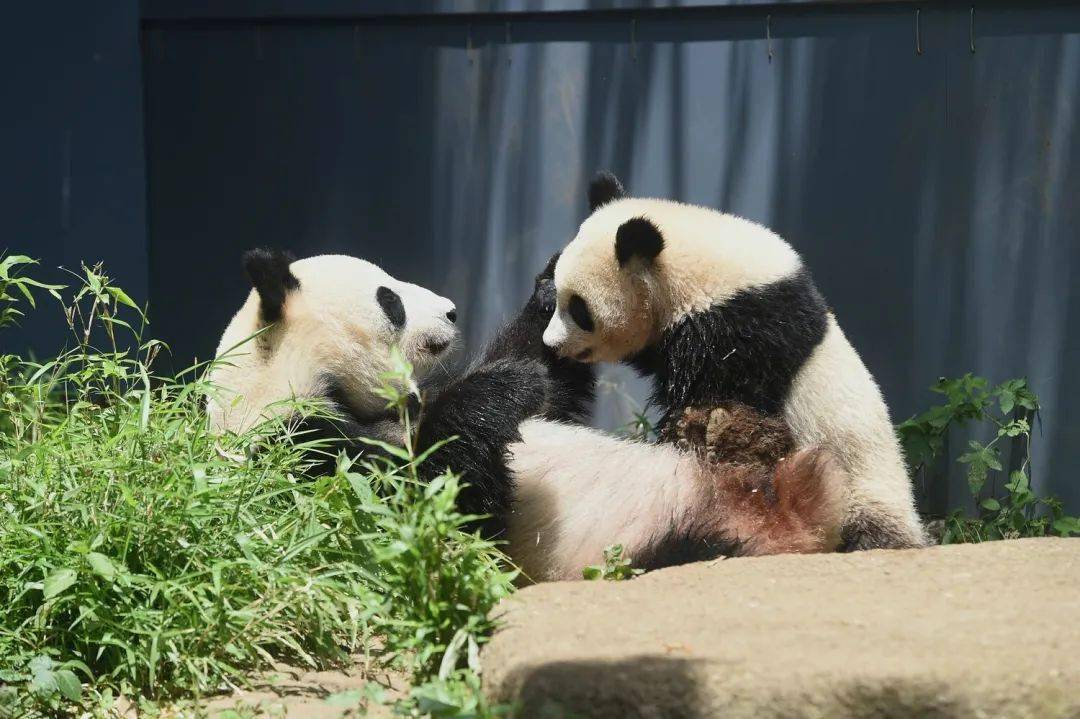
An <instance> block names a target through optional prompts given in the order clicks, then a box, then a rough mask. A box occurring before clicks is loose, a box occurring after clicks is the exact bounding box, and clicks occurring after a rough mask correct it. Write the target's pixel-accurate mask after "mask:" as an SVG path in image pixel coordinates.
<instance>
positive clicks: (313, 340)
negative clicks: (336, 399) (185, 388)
mask: <svg viewBox="0 0 1080 719" xmlns="http://www.w3.org/2000/svg"><path fill="white" fill-rule="evenodd" d="M290 270H291V272H292V274H293V275H294V276H295V277H296V278H297V280H299V282H300V287H299V289H297V290H294V291H291V292H289V294H288V295H287V297H286V300H285V306H284V311H283V317H282V319H281V321H280V322H279V325H281V326H275V327H271V328H270V329H269V330H267V331H266V333H265V335H262V336H260V337H259V338H258V339H256V340H251V339H250V338H251V336H252V335H254V334H255V333H256V332H257V331H258V330H259V326H260V322H259V297H258V295H257V294H256V292H255V291H254V290H252V291H251V293H250V294H249V295H248V298H247V301H246V302H245V303H244V305H243V307H241V308H240V311H239V312H237V313H236V316H235V317H233V319H232V321H231V322H230V323H229V326H228V328H227V329H226V330H225V333H224V335H223V336H222V338H221V342H220V344H219V345H218V350H217V357H218V360H217V362H216V363H215V365H214V367H213V368H212V370H211V372H210V380H211V382H212V383H213V384H214V385H215V386H216V390H215V392H214V393H213V395H212V396H211V397H210V399H209V402H208V412H209V415H210V423H211V427H212V428H213V429H215V430H216V431H226V430H227V431H233V432H242V431H244V430H246V429H248V428H250V427H252V426H253V425H254V424H256V423H258V422H259V421H260V420H262V419H265V418H267V417H270V416H273V415H275V414H278V413H280V412H286V411H288V409H287V401H288V400H291V399H300V398H309V397H316V396H319V395H321V394H322V393H323V392H324V390H325V388H324V387H323V386H322V383H323V381H325V378H326V376H327V375H330V376H333V377H334V378H335V379H336V381H337V382H339V383H340V384H341V385H342V388H343V389H344V390H345V393H346V394H347V395H348V397H349V399H350V402H351V403H352V407H353V408H354V409H357V410H361V411H377V410H378V409H380V408H381V407H382V405H383V404H384V400H382V399H381V398H379V397H377V396H376V395H375V394H373V393H372V391H371V389H372V388H373V387H377V386H378V385H379V384H380V381H381V380H380V375H382V374H383V373H385V372H388V371H390V370H391V369H392V367H391V357H390V349H391V347H392V346H394V345H397V346H398V347H400V348H401V351H402V353H403V354H404V356H405V358H406V359H407V360H408V361H409V362H411V363H412V364H413V366H414V371H415V374H416V376H417V377H418V378H419V377H421V376H423V374H424V373H425V372H426V371H427V370H428V369H429V368H430V367H431V365H432V363H433V362H434V361H435V360H436V359H437V358H436V357H434V356H432V354H431V353H430V352H429V351H427V350H426V349H425V346H424V345H425V343H426V342H428V341H429V340H436V341H444V342H449V341H452V340H453V339H454V338H455V337H456V336H457V335H456V329H455V328H454V326H453V324H452V323H451V322H450V320H449V319H447V316H446V313H447V312H449V311H451V310H453V309H454V304H453V303H452V302H451V301H450V300H448V299H446V298H445V297H440V296H438V295H436V294H435V293H433V292H431V291H429V290H426V289H424V288H423V287H420V286H418V285H413V284H409V283H408V282H401V281H399V280H396V279H394V278H393V277H391V276H390V275H388V274H387V273H386V272H384V271H383V270H382V269H380V268H379V267H377V266H375V265H373V264H371V263H370V262H365V261H364V260H360V259H357V258H355V257H347V256H345V255H319V256H317V257H309V258H307V259H303V260H297V261H296V262H293V263H292V265H290ZM380 286H383V287H388V288H389V289H391V290H393V291H394V292H396V293H397V294H398V296H399V297H401V301H402V304H403V305H404V306H405V326H404V327H403V328H400V329H398V328H395V327H394V326H393V325H392V324H391V323H390V321H389V320H388V319H387V318H386V315H385V313H384V312H383V310H382V308H381V307H380V306H379V303H378V301H377V300H376V298H375V295H376V292H377V291H378V288H379V287H380ZM260 342H262V343H265V345H263V346H260ZM266 348H272V351H265V350H266Z"/></svg>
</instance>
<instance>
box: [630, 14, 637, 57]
mask: <svg viewBox="0 0 1080 719" xmlns="http://www.w3.org/2000/svg"><path fill="white" fill-rule="evenodd" d="M630 59H631V60H633V61H634V62H637V18H636V17H635V18H630Z"/></svg>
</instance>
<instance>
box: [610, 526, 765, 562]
mask: <svg viewBox="0 0 1080 719" xmlns="http://www.w3.org/2000/svg"><path fill="white" fill-rule="evenodd" d="M743 554H745V548H744V543H743V542H741V541H739V540H738V539H736V538H719V537H714V538H711V539H704V538H701V537H694V536H691V535H690V534H689V533H683V532H677V531H673V530H669V531H668V532H667V533H666V534H660V535H658V536H657V537H656V538H655V539H654V540H653V541H652V542H651V543H650V544H649V548H648V551H646V552H643V553H639V554H638V555H637V556H634V557H631V558H630V559H631V560H632V561H633V563H634V566H635V567H638V568H640V569H644V570H645V571H652V570H654V569H663V568H664V567H676V566H679V565H680V564H690V563H692V562H704V561H707V560H710V559H716V558H718V557H739V556H742V555H743Z"/></svg>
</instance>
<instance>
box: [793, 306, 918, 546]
mask: <svg viewBox="0 0 1080 719" xmlns="http://www.w3.org/2000/svg"><path fill="white" fill-rule="evenodd" d="M828 322H829V323H828V329H827V330H826V332H825V338H824V339H823V340H822V341H821V344H819V345H818V346H817V347H816V348H815V349H814V352H813V354H811V355H810V359H809V360H807V362H806V364H804V365H803V367H802V369H801V370H799V373H798V374H797V375H796V376H795V382H794V383H793V384H792V387H791V393H790V394H789V395H788V401H787V404H786V405H785V407H784V418H785V419H786V420H787V422H788V425H790V427H791V430H792V432H793V433H794V434H795V438H796V441H798V443H799V444H800V445H802V446H813V445H818V446H822V447H825V448H827V449H829V450H831V451H832V453H833V454H834V455H835V456H836V458H837V459H838V460H839V461H840V464H841V466H842V467H843V468H844V470H845V471H846V473H847V476H848V481H849V489H850V501H849V502H848V516H849V517H851V516H853V515H854V514H855V513H856V512H866V511H871V512H873V513H874V514H875V515H878V516H881V515H885V516H887V517H890V518H892V519H893V520H894V521H895V522H896V523H897V524H898V525H899V526H898V528H899V529H901V530H906V532H907V533H908V534H909V535H910V538H911V539H912V541H914V542H922V541H924V540H925V537H924V536H923V529H922V522H921V520H920V519H919V515H918V512H917V511H916V510H915V498H914V497H913V495H912V492H911V480H910V479H909V478H908V474H907V468H906V466H905V464H904V460H903V458H902V455H901V452H900V444H899V442H898V440H897V438H896V434H895V432H893V428H892V422H891V421H890V419H889V410H888V408H887V407H886V405H885V400H884V398H883V397H882V396H881V390H880V389H879V388H878V386H877V383H876V382H875V381H874V378H873V377H872V376H871V375H870V371H869V370H868V369H866V365H864V364H863V362H862V359H860V358H859V354H858V352H856V351H855V348H854V347H852V346H851V343H850V342H848V340H847V338H846V337H845V336H844V333H843V331H842V330H841V329H840V325H838V324H837V323H836V318H835V317H833V316H832V315H831V314H830V315H829V320H828Z"/></svg>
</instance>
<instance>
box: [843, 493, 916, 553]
mask: <svg viewBox="0 0 1080 719" xmlns="http://www.w3.org/2000/svg"><path fill="white" fill-rule="evenodd" d="M926 544H927V541H926V538H925V537H923V536H920V535H919V534H916V533H915V532H914V531H913V530H912V529H911V528H910V527H909V526H907V525H906V524H905V523H904V522H902V521H900V520H899V519H897V518H896V517H894V516H893V515H892V514H891V513H890V512H889V511H887V510H886V509H884V508H883V507H877V506H874V505H869V504H867V505H863V506H860V507H857V508H855V509H854V511H852V512H850V513H849V514H848V517H847V519H846V520H845V522H844V527H843V529H842V530H841V533H840V547H839V548H838V551H841V552H857V551H860V550H863V549H918V548H920V547H925V546H926Z"/></svg>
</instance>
